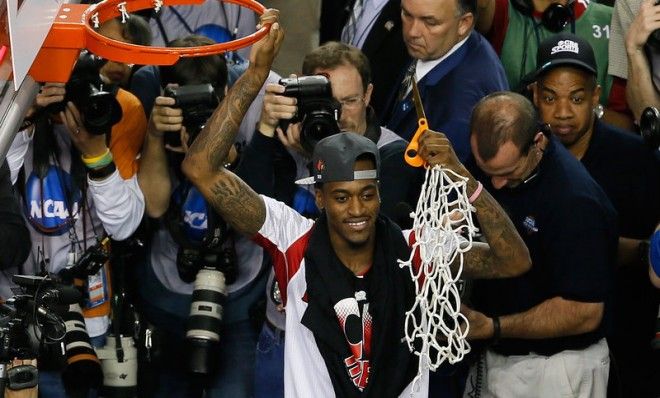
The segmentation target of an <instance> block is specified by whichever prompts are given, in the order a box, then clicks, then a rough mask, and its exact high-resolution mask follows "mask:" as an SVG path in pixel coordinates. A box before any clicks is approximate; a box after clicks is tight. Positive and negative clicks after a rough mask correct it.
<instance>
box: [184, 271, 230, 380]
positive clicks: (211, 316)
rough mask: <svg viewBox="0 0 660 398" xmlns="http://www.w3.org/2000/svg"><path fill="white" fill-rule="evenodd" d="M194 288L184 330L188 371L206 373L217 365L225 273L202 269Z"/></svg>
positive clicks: (225, 295) (225, 290)
mask: <svg viewBox="0 0 660 398" xmlns="http://www.w3.org/2000/svg"><path fill="white" fill-rule="evenodd" d="M194 287H195V290H194V291H193V294H192V303H191V304H190V315H189V317H188V327H187V330H186V339H187V341H188V352H189V355H190V356H189V358H188V370H190V371H191V372H192V373H195V374H200V375H208V374H211V373H212V372H213V371H214V369H215V367H216V365H217V357H218V354H217V348H218V346H219V342H220V327H221V324H222V312H223V308H222V306H223V305H224V304H225V301H226V299H227V286H226V284H225V275H224V274H223V273H222V272H220V271H218V270H216V269H211V268H202V269H200V270H199V271H198V272H197V277H196V278H195V284H194Z"/></svg>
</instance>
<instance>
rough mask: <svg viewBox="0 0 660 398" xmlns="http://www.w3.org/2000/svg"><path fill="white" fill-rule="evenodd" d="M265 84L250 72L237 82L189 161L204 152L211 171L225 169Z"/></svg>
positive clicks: (256, 74)
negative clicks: (229, 154)
mask: <svg viewBox="0 0 660 398" xmlns="http://www.w3.org/2000/svg"><path fill="white" fill-rule="evenodd" d="M264 81H265V77H264V76H260V75H259V74H258V73H253V72H252V71H250V70H248V71H247V72H246V73H244V74H243V76H241V78H240V79H238V81H237V82H236V84H234V86H233V87H232V89H231V90H230V91H229V93H228V95H227V98H225V100H224V101H223V102H222V105H221V106H220V108H219V109H217V110H216V111H215V112H214V113H213V115H211V118H210V119H209V120H208V121H207V123H206V126H205V127H204V129H203V130H202V132H201V133H200V135H199V137H198V138H197V139H196V140H195V142H194V143H193V145H192V146H191V147H190V149H189V156H188V157H189V158H190V157H193V156H195V155H197V154H202V153H204V152H205V153H206V160H207V161H208V164H209V166H210V168H211V169H212V170H220V169H221V168H222V166H223V163H224V160H225V159H226V158H227V154H228V153H229V148H230V147H231V145H232V144H233V143H234V140H235V138H236V133H237V132H238V128H239V126H240V125H241V122H242V121H243V117H244V116H245V113H246V112H247V109H248V108H249V107H250V104H252V101H254V98H255V97H256V96H257V93H258V92H259V90H260V89H261V86H262V85H263V83H264Z"/></svg>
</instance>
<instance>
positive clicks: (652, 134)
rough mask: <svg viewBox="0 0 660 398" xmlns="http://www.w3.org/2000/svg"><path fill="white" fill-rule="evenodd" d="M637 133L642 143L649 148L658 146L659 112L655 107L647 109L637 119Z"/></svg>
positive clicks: (659, 144) (659, 134)
mask: <svg viewBox="0 0 660 398" xmlns="http://www.w3.org/2000/svg"><path fill="white" fill-rule="evenodd" d="M639 131H640V133H641V135H642V138H644V141H645V142H646V143H647V144H648V145H649V146H650V147H651V148H658V146H660V112H659V111H658V109H657V108H655V107H652V106H650V107H648V108H646V109H644V111H643V112H642V116H641V117H640V118H639Z"/></svg>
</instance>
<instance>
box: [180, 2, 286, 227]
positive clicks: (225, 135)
mask: <svg viewBox="0 0 660 398" xmlns="http://www.w3.org/2000/svg"><path fill="white" fill-rule="evenodd" d="M278 18H279V12H278V11H277V10H272V9H270V10H268V11H267V12H266V13H264V14H263V15H262V16H261V19H260V24H267V23H272V26H271V29H270V32H269V33H268V34H267V35H266V36H265V37H264V38H262V39H261V40H259V42H257V43H256V44H254V45H253V46H252V51H251V53H250V66H249V67H248V69H247V71H245V73H244V74H243V75H242V76H241V78H240V79H238V81H237V82H236V83H235V84H234V86H233V87H232V88H231V90H229V93H228V94H227V97H226V98H225V99H224V100H223V101H222V104H220V107H219V108H218V109H216V110H215V112H213V115H212V116H211V118H210V119H209V120H208V122H207V123H206V126H205V127H204V129H203V130H202V131H201V132H200V134H199V136H198V137H197V139H196V140H195V142H194V143H193V145H192V146H191V147H190V148H189V150H188V152H187V154H186V158H185V160H184V162H183V165H182V168H183V172H184V173H185V175H186V177H188V179H190V181H191V182H192V183H193V184H195V186H196V187H197V189H199V191H200V192H201V193H202V195H204V198H206V200H207V201H208V202H209V203H210V204H211V205H212V206H213V208H214V209H215V210H216V211H217V212H218V214H220V216H222V218H223V219H224V220H225V221H227V223H228V224H229V225H231V226H232V227H233V228H234V229H235V230H236V231H238V232H241V233H244V234H246V235H248V236H251V235H254V234H255V233H257V232H258V231H259V229H260V228H261V226H262V224H263V222H264V220H265V217H266V210H265V207H264V203H263V200H262V199H261V198H260V197H259V196H258V195H257V194H256V193H255V192H254V191H253V190H252V189H251V188H250V187H248V185H247V184H245V183H244V182H243V181H242V180H241V179H240V178H238V177H237V176H236V175H235V174H233V173H232V172H230V171H229V170H227V169H225V167H224V160H225V159H226V158H227V154H228V152H229V149H230V148H231V146H232V144H233V143H234V140H235V138H236V134H237V132H238V128H239V126H240V124H241V121H242V120H243V117H244V116H245V113H246V112H247V110H248V108H249V107H250V104H251V103H252V101H253V100H254V98H255V97H256V96H257V93H258V92H259V90H260V89H261V86H262V85H263V84H264V82H265V81H266V78H267V77H268V73H269V72H270V67H271V65H272V63H273V59H274V58H275V55H276V54H277V52H278V50H279V47H280V43H281V42H282V38H283V32H282V30H281V29H280V26H279V23H278V22H277V21H278Z"/></svg>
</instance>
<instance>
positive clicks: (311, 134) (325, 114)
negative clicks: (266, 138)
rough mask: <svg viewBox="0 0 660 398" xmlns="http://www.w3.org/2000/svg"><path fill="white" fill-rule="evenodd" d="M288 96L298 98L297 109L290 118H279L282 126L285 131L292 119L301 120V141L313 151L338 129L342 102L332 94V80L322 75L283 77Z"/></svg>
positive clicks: (296, 121) (281, 81)
mask: <svg viewBox="0 0 660 398" xmlns="http://www.w3.org/2000/svg"><path fill="white" fill-rule="evenodd" d="M279 84H280V85H282V86H284V93H282V95H284V96H286V97H293V98H296V99H297V101H298V104H297V106H298V113H297V114H296V116H294V117H293V118H291V119H290V120H280V123H279V125H280V128H281V129H282V131H284V132H286V129H287V128H288V127H289V124H290V123H299V122H300V123H302V128H301V132H300V143H301V145H302V146H303V148H305V150H306V151H308V152H309V153H312V152H313V151H314V146H316V143H317V142H319V141H320V140H321V139H323V138H325V137H328V136H331V135H333V134H337V133H339V125H338V124H337V121H338V120H339V118H340V115H341V105H340V104H339V102H337V100H335V99H334V98H333V97H332V87H331V86H330V80H328V78H327V77H325V76H322V75H314V76H301V77H292V78H288V79H280V81H279Z"/></svg>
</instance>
